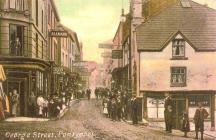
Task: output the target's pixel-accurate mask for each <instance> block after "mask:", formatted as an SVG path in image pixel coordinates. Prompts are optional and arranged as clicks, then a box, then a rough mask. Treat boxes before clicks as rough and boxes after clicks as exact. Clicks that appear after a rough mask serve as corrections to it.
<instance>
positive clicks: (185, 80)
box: [170, 66, 187, 87]
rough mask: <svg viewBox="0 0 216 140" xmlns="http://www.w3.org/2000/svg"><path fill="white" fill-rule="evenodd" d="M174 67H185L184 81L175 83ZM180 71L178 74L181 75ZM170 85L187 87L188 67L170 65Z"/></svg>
mask: <svg viewBox="0 0 216 140" xmlns="http://www.w3.org/2000/svg"><path fill="white" fill-rule="evenodd" d="M173 69H180V70H181V69H184V79H183V82H182V83H177V82H176V83H173V74H174V73H173V72H172V71H173ZM180 74H181V73H179V74H178V75H180ZM170 86H171V87H186V86H187V67H184V66H172V67H170Z"/></svg>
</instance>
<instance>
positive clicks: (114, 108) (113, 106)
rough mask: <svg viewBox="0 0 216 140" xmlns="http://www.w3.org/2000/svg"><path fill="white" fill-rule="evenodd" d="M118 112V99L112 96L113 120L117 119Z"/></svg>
mask: <svg viewBox="0 0 216 140" xmlns="http://www.w3.org/2000/svg"><path fill="white" fill-rule="evenodd" d="M116 114H117V105H116V99H115V98H112V102H111V118H112V121H116Z"/></svg>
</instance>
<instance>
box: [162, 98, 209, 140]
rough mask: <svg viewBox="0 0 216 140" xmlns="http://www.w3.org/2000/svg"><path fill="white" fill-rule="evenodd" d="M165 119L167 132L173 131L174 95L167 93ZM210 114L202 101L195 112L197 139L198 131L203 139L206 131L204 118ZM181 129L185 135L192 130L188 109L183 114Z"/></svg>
mask: <svg viewBox="0 0 216 140" xmlns="http://www.w3.org/2000/svg"><path fill="white" fill-rule="evenodd" d="M164 108H165V110H164V119H165V126H166V132H168V133H172V128H173V124H174V122H173V116H174V104H173V100H172V97H171V96H170V95H167V97H166V98H165V103H164ZM208 116H209V114H208V112H207V110H206V109H205V108H204V107H203V106H202V102H199V103H198V108H197V109H196V111H195V114H194V118H193V120H194V124H195V132H196V137H195V138H196V139H198V132H200V133H201V140H203V132H204V120H205V119H206V118H207V117H208ZM181 130H182V131H183V132H184V136H185V137H187V133H188V132H190V120H189V116H188V113H187V112H186V111H184V112H183V114H182V126H181Z"/></svg>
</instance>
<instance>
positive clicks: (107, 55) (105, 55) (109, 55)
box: [101, 52, 112, 58]
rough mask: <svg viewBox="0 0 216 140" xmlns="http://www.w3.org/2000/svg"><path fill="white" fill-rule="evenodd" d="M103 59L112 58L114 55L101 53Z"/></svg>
mask: <svg viewBox="0 0 216 140" xmlns="http://www.w3.org/2000/svg"><path fill="white" fill-rule="evenodd" d="M101 57H103V58H111V57H112V53H111V52H103V53H101Z"/></svg>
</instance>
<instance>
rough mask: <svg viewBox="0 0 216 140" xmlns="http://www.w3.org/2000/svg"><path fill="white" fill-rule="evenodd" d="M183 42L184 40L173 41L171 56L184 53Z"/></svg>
mask: <svg viewBox="0 0 216 140" xmlns="http://www.w3.org/2000/svg"><path fill="white" fill-rule="evenodd" d="M184 44H185V43H184V40H174V41H173V48H172V51H173V52H172V53H173V56H184V54H185V49H184V47H185V46H184Z"/></svg>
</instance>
